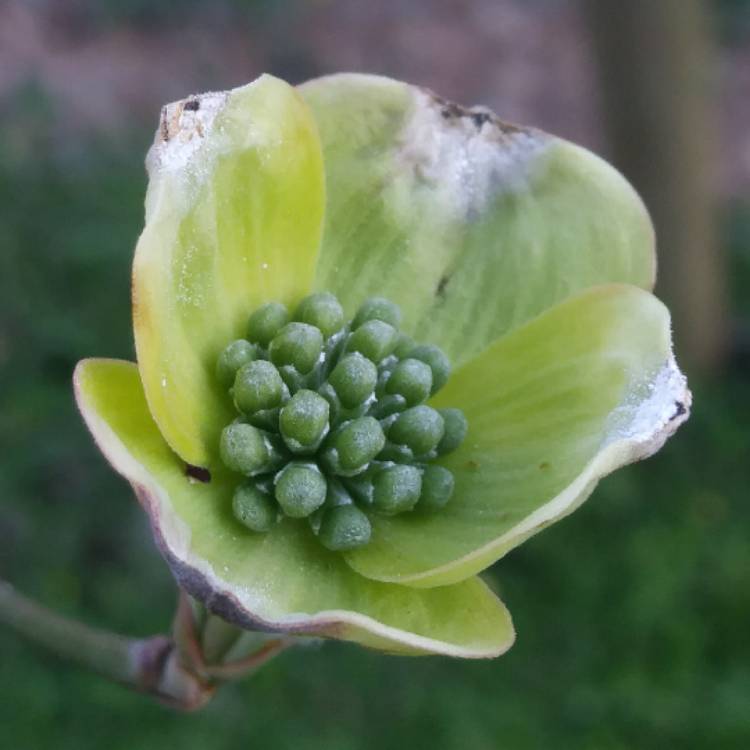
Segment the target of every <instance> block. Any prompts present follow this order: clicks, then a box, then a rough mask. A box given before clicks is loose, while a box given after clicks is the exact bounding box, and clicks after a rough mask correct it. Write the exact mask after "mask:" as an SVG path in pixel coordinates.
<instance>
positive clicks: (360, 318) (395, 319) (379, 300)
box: [352, 297, 401, 330]
mask: <svg viewBox="0 0 750 750" xmlns="http://www.w3.org/2000/svg"><path fill="white" fill-rule="evenodd" d="M368 320H382V321H383V323H388V324H389V325H391V326H393V327H394V328H398V327H399V326H400V325H401V310H400V309H399V307H398V305H396V304H394V303H393V302H391V301H390V300H387V299H385V298H383V297H370V299H366V300H365V301H364V302H363V303H362V304H361V305H360V308H359V310H357V314H356V315H355V316H354V320H352V330H356V329H357V328H359V327H360V326H361V325H362V324H363V323H367V321H368Z"/></svg>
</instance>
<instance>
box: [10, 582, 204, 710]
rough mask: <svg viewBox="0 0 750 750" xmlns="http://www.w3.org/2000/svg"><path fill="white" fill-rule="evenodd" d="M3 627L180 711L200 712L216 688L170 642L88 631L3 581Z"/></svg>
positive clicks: (84, 626) (100, 631)
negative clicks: (189, 666)
mask: <svg viewBox="0 0 750 750" xmlns="http://www.w3.org/2000/svg"><path fill="white" fill-rule="evenodd" d="M0 624H5V625H7V626H9V627H10V628H12V629H13V630H15V631H16V632H17V633H18V634H19V635H22V636H24V637H25V638H27V639H29V640H31V641H33V642H35V643H38V644H40V645H42V646H45V647H46V648H48V649H50V650H51V651H53V652H55V653H56V654H58V655H59V656H62V657H64V658H66V659H70V660H71V661H73V662H76V663H77V664H80V665H82V666H84V667H87V668H89V669H92V670H93V671H95V672H97V673H98V674H100V675H102V676H103V677H107V678H108V679H111V680H114V681H115V682H119V683H121V684H123V685H127V686H128V687H131V688H133V689H135V690H138V691H140V692H144V693H147V694H149V695H152V696H154V697H156V698H158V699H159V700H161V701H163V702H165V703H168V704H170V705H172V706H174V707H177V708H182V709H185V710H192V709H195V708H199V707H200V706H202V705H203V704H204V703H205V702H206V701H207V700H208V699H209V698H210V697H211V694H212V692H213V689H214V688H213V687H212V686H211V685H208V684H206V683H205V682H203V681H201V680H199V678H198V677H197V676H196V675H194V674H192V673H191V672H189V671H187V670H186V669H185V668H184V667H183V666H182V665H181V663H180V661H179V659H178V658H177V653H176V650H175V645H174V642H173V641H172V639H171V638H168V637H166V636H163V635H157V636H152V637H151V638H143V639H138V638H127V637H125V636H122V635H118V634H117V633H111V632H108V631H105V630H99V629H97V628H92V627H89V626H88V625H84V624H83V623H81V622H78V621H76V620H72V619H69V618H67V617H63V616H61V615H59V614H57V613H55V612H52V611H51V610H49V609H47V608H46V607H43V606H42V605H40V604H37V603H36V602H33V601H31V600H30V599H28V598H27V597H25V596H23V595H22V594H20V593H18V592H17V591H16V590H15V589H14V588H13V586H11V585H10V584H9V583H6V582H5V581H2V580H0Z"/></svg>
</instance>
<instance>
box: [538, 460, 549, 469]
mask: <svg viewBox="0 0 750 750" xmlns="http://www.w3.org/2000/svg"><path fill="white" fill-rule="evenodd" d="M539 468H540V469H541V470H542V471H545V470H546V469H549V461H542V463H540V464H539Z"/></svg>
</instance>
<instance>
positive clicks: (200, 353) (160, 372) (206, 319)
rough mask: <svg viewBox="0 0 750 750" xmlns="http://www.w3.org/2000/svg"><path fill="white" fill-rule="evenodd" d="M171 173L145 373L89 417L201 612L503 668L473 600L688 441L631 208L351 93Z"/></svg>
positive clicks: (107, 395) (497, 617)
mask: <svg viewBox="0 0 750 750" xmlns="http://www.w3.org/2000/svg"><path fill="white" fill-rule="evenodd" d="M147 165H148V169H149V175H150V183H149V188H148V195H147V199H146V223H145V229H144V230H143V234H142V235H141V238H140V240H139V242H138V246H137V249H136V253H135V260H134V264H133V322H134V334H135V344H136V352H137V364H135V363H131V362H124V361H115V360H106V359H89V360H84V361H83V362H81V363H80V364H79V365H78V368H77V370H76V373H75V390H76V394H77V399H78V404H79V406H80V409H81V412H82V414H83V417H84V419H85V421H86V423H87V424H88V427H89V428H90V430H91V432H92V433H93V436H94V438H95V440H96V442H97V443H98V445H99V447H100V448H101V450H102V452H103V453H104V455H105V456H106V457H107V459H108V461H109V462H110V463H111V464H112V466H113V467H114V469H115V470H116V471H118V472H119V473H120V474H122V475H123V476H124V477H125V478H126V479H127V480H128V481H129V482H130V483H131V484H132V486H133V488H134V490H135V492H136V494H137V496H138V498H139V500H140V502H141V504H142V505H143V508H144V509H145V511H146V512H147V513H148V515H149V517H150V521H151V524H152V527H153V532H154V536H155V538H156V542H157V544H158V546H159V548H160V550H161V552H162V554H163V555H164V557H165V559H166V561H167V563H168V564H169V566H170V568H171V570H172V572H173V574H174V576H175V578H176V580H177V583H178V584H179V586H180V587H181V588H182V589H183V590H184V591H186V592H188V593H189V594H190V595H191V596H192V597H194V598H195V599H196V600H198V601H199V602H202V603H203V604H204V605H205V607H206V608H207V609H208V610H210V611H211V612H213V613H214V614H216V615H218V616H220V617H222V618H224V619H225V620H226V621H228V622H230V623H233V624H235V625H237V626H239V627H240V628H245V629H250V630H260V631H272V632H281V633H288V634H293V635H294V634H296V635H313V636H320V637H327V638H336V639H343V640H349V641H355V642H357V643H360V644H362V645H364V646H368V647H372V648H377V649H382V650H386V651H389V652H396V653H404V654H419V653H440V654H447V655H452V656H459V657H488V656H496V655H498V654H501V653H503V652H504V651H505V650H507V649H508V648H509V647H510V645H511V644H512V642H513V639H514V630H513V626H512V623H511V620H510V617H509V614H508V612H507V610H506V608H505V606H504V605H503V603H502V602H501V601H500V599H499V598H498V597H497V596H496V595H495V593H493V591H491V590H490V588H489V587H488V586H487V585H486V584H485V583H484V582H483V581H482V580H481V578H479V577H478V574H480V573H481V572H482V571H483V570H484V569H486V568H487V567H488V566H490V565H492V564H493V563H494V562H495V561H497V560H498V559H499V558H501V557H502V556H503V555H505V554H506V553H507V552H509V551H510V550H511V549H513V548H514V547H516V546H517V545H519V544H520V543H521V542H523V541H525V540H526V539H528V538H529V537H531V536H532V535H533V534H535V533H537V532H538V531H540V530H541V529H543V528H545V527H546V526H549V525H550V524H552V523H554V522H555V521H557V520H558V519H560V518H562V517H563V516H565V515H567V514H569V513H570V512H572V511H573V510H574V509H575V508H577V507H578V506H579V505H580V504H581V503H582V502H583V501H584V500H586V499H587V498H588V497H589V496H590V495H591V493H592V492H593V491H594V488H595V487H596V485H597V482H598V481H599V479H601V478H602V477H603V476H605V475H606V474H608V473H610V472H611V471H613V470H615V469H617V468H618V467H620V466H623V465H624V464H627V463H630V462H632V461H635V460H639V459H641V458H644V457H646V456H648V455H650V454H652V453H653V452H655V451H656V450H658V449H659V448H660V447H661V445H662V444H663V443H664V441H665V440H666V438H667V437H668V436H669V435H670V434H671V433H672V432H673V431H674V430H675V429H676V427H677V426H678V425H679V424H680V423H682V422H683V421H684V420H685V419H686V418H687V415H688V412H689V405H690V394H689V391H688V390H687V387H686V383H685V379H684V377H683V376H682V375H681V373H680V372H679V370H678V368H677V366H676V365H675V362H674V358H673V356H672V350H671V341H670V321H669V315H668V312H667V310H666V308H665V307H664V306H663V305H662V304H661V303H660V302H659V301H658V300H657V299H656V298H655V297H654V296H653V295H652V294H651V293H650V289H651V288H652V286H653V283H654V275H655V255H654V238H653V232H652V227H651V223H650V221H649V218H648V215H647V212H646V210H645V208H644V207H643V205H642V203H641V201H640V200H639V198H638V196H637V195H636V193H635V192H634V191H633V189H632V188H631V187H630V186H629V185H628V184H627V182H626V181H625V180H624V179H623V178H622V177H621V176H620V175H619V174H618V173H617V172H616V171H615V170H614V169H612V168H611V167H610V166H608V165H607V164H606V163H605V162H603V161H602V160H601V159H599V158H598V157H596V156H594V155H593V154H591V153H589V152H587V151H586V150H584V149H582V148H580V147H577V146H575V145H572V144H570V143H567V142H565V141H563V140H560V139H558V138H555V137H553V136H550V135H548V134H546V133H543V132H541V131H538V130H534V129H531V128H526V127H517V126H513V125H508V124H506V123H504V122H502V121H501V120H500V119H498V118H497V117H496V116H495V115H494V114H493V113H491V112H490V111H488V110H486V109H484V108H471V109H464V108H462V107H459V106H457V105H455V104H452V103H450V102H447V101H445V100H443V99H441V98H439V97H437V96H436V95H434V94H432V93H430V92H428V91H425V90H423V89H420V88H417V87H414V86H410V85H407V84H405V83H401V82H398V81H393V80H389V79H386V78H379V77H373V76H365V75H353V74H347V75H335V76H330V77H326V78H321V79H317V80H314V81H311V82H309V83H307V84H304V85H303V86H301V87H299V88H297V89H295V88H293V87H292V86H289V85H288V84H286V83H284V82H283V81H280V80H278V79H276V78H273V77H270V76H262V77H261V78H259V79H257V80H256V81H254V82H253V83H251V84H248V85H247V86H243V87H241V88H237V89H234V90H232V91H228V92H223V93H209V94H204V95H201V96H192V97H189V98H187V99H185V100H183V101H180V102H176V103H174V104H170V105H168V106H166V107H165V108H164V110H163V112H162V116H161V122H160V124H159V128H158V131H157V133H156V140H155V143H154V145H153V147H152V149H151V151H150V152H149V156H148V160H147ZM500 574H501V572H500Z"/></svg>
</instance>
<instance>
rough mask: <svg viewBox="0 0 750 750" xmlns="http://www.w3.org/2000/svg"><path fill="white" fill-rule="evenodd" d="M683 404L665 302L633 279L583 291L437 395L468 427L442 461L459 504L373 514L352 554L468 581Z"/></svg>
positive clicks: (627, 455)
mask: <svg viewBox="0 0 750 750" xmlns="http://www.w3.org/2000/svg"><path fill="white" fill-rule="evenodd" d="M687 399H688V395H687V394H686V391H685V383H684V378H683V377H682V376H681V375H680V373H679V371H678V370H677V369H676V367H675V364H674V360H673V359H672V356H671V346H670V325H669V313H668V312H667V309H666V308H665V307H664V305H662V303H661V302H659V301H658V300H657V299H656V298H655V297H654V296H652V295H651V294H649V293H648V292H645V291H642V290H641V289H638V288H637V287H632V286H602V287H594V288H593V289H589V290H587V291H585V292H582V293H581V294H579V295H577V296H575V297H572V298H571V299H569V300H566V301H565V302H562V303H560V304H559V305H557V306H555V307H553V308H551V309H550V310H548V311H546V312H545V313H543V314H542V315H540V316H539V317H537V318H535V319H534V320H532V321H530V322H529V323H527V324H526V325H524V326H522V327H521V328H519V329H517V330H515V331H514V332H512V333H510V334H508V335H507V336H504V337H503V338H501V339H499V340H498V341H496V342H495V343H494V344H492V345H491V346H489V347H488V348H487V349H486V350H485V351H484V352H482V354H480V355H479V356H477V357H475V358H474V359H473V360H471V361H470V362H469V363H467V364H466V365H464V367H462V368H461V369H460V370H458V371H457V372H455V373H453V376H452V377H451V379H450V381H449V382H448V384H447V385H446V387H445V388H444V389H443V390H442V391H440V393H438V394H437V396H436V397H435V398H434V399H433V400H432V402H431V403H432V404H433V405H434V406H437V407H445V406H458V407H460V408H461V409H462V410H463V412H464V414H465V415H466V418H467V420H468V423H469V432H468V434H467V436H466V440H464V442H463V444H462V445H461V447H460V448H459V449H458V450H457V451H455V452H454V453H451V454H449V455H448V456H446V457H445V458H443V459H442V461H441V463H442V464H443V465H444V466H446V467H448V468H449V469H450V470H451V471H452V472H453V474H454V476H455V478H456V490H455V496H454V498H453V500H452V501H451V502H450V503H449V504H448V506H447V507H446V508H445V509H444V510H443V511H442V512H440V513H435V514H424V513H423V514H420V513H412V514H403V515H400V516H396V517H393V518H382V517H373V524H374V528H373V538H372V540H371V542H370V544H369V545H367V546H366V547H363V548H362V549H359V550H354V551H352V552H350V553H349V554H348V558H347V559H348V560H349V562H350V564H351V565H352V566H353V567H354V568H355V570H357V571H359V572H360V573H362V574H363V575H366V576H369V577H371V578H376V579H378V580H383V581H398V582H400V583H408V584H410V585H414V586H439V585H445V584H447V583H452V582H454V581H459V580H463V579H465V578H466V577H467V576H470V575H473V574H474V573H477V572H479V571H480V570H483V569H484V568H486V567H487V566H488V565H490V564H491V563H493V562H495V560H497V559H498V558H499V557H501V556H502V555H503V554H505V553H506V552H507V551H508V550H510V549H512V548H513V547H515V546H517V545H518V544H520V543H521V542H523V541H524V540H525V539H527V538H528V537H529V536H531V535H532V534H535V533H536V532H538V531H541V529H543V528H544V527H545V526H548V525H549V524H551V523H552V522H554V521H556V520H558V519H559V518H562V517H563V516H565V515H567V514H568V513H570V512H571V511H573V510H574V509H575V508H577V507H578V506H579V505H580V504H581V503H582V502H583V501H584V500H585V499H586V498H587V497H588V496H589V495H590V494H591V491H592V490H593V488H594V486H595V484H596V482H597V480H599V479H600V478H601V477H603V476H604V475H606V474H609V473H610V472H612V471H614V470H615V469H616V468H619V467H620V466H623V465H624V464H627V463H630V462H631V461H634V460H637V459H639V458H643V457H645V456H647V455H650V454H651V453H653V452H654V451H655V450H657V449H658V448H659V447H660V446H661V443H663V441H664V440H665V439H666V436H667V435H668V434H670V433H671V432H672V431H673V430H674V429H676V427H677V425H679V424H680V422H681V421H682V418H683V414H684V411H685V409H686V401H687Z"/></svg>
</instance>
